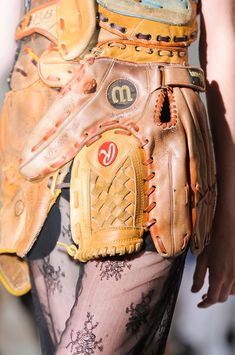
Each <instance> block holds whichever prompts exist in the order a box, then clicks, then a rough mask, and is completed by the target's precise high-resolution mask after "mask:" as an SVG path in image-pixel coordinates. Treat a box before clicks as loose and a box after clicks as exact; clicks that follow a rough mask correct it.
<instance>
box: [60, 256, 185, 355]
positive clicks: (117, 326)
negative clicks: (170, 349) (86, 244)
mask: <svg viewBox="0 0 235 355" xmlns="http://www.w3.org/2000/svg"><path fill="white" fill-rule="evenodd" d="M184 257H185V255H183V256H180V257H177V258H175V259H174V260H173V259H171V260H167V259H164V258H163V257H161V256H160V255H159V254H157V253H156V252H151V251H145V252H140V253H138V255H133V256H131V257H126V256H124V257H115V258H107V259H106V260H99V261H97V260H93V261H90V262H88V263H86V264H85V267H84V275H83V278H82V282H81V288H80V292H79V295H78V297H77V299H76V302H75V304H74V307H73V309H72V312H71V315H70V318H69V320H68V322H67V323H66V329H65V330H64V332H63V334H62V338H61V341H60V343H59V346H58V348H57V351H56V354H57V355H65V354H73V355H80V354H81V355H83V354H84V355H85V354H86V355H90V354H101V353H102V354H105V355H110V354H112V355H116V354H119V355H125V354H132V355H133V354H138V355H141V354H155V355H156V354H157V355H162V354H163V353H164V348H165V343H166V339H167V335H168V331H169V326H170V322H171V318H172V314H173V310H174V306H175V301H176V297H177V294H178V289H179V285H180V281H181V276H182V270H183V265H184Z"/></svg>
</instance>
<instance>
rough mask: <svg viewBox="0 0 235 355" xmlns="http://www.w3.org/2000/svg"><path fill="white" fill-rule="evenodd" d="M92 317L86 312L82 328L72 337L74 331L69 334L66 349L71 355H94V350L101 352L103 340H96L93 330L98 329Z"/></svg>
mask: <svg viewBox="0 0 235 355" xmlns="http://www.w3.org/2000/svg"><path fill="white" fill-rule="evenodd" d="M93 318H94V315H91V314H90V312H87V320H86V321H85V323H84V328H83V329H82V330H79V331H77V332H76V334H75V335H74V331H73V330H72V331H71V334H70V339H71V341H70V343H69V344H68V345H67V346H66V349H69V350H70V353H71V354H72V355H79V354H82V355H91V354H95V350H99V351H100V352H102V351H103V344H102V342H103V339H102V338H100V339H99V340H97V339H96V335H95V333H94V330H95V329H96V328H97V327H98V325H99V323H98V322H96V323H94V321H93Z"/></svg>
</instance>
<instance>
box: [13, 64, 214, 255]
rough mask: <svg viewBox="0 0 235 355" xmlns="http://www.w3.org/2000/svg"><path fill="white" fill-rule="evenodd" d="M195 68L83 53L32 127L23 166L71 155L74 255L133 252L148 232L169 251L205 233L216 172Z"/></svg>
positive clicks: (43, 172)
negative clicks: (88, 56)
mask: <svg viewBox="0 0 235 355" xmlns="http://www.w3.org/2000/svg"><path fill="white" fill-rule="evenodd" d="M204 89H205V85H204V76H203V72H202V71H201V70H200V69H196V68H192V67H187V66H179V65H174V64H172V65H160V64H158V63H151V64H149V63H146V64H140V63H131V62H127V61H121V60H117V59H112V58H96V59H88V60H85V61H84V63H83V65H82V66H81V67H80V68H79V69H78V70H77V73H76V75H75V77H74V79H73V80H72V81H71V82H70V83H69V84H68V85H67V86H65V88H64V89H63V90H62V91H61V93H60V94H59V95H58V96H57V98H56V100H55V102H54V103H53V104H52V106H51V107H50V109H49V110H48V112H47V113H46V114H45V115H44V117H43V118H42V120H41V121H40V122H39V124H38V125H37V126H36V128H35V129H34V130H33V132H32V133H31V134H30V136H29V138H28V143H27V145H26V147H25V149H24V151H23V154H22V159H21V167H20V170H21V173H22V174H23V176H24V177H25V178H27V179H29V180H37V179H42V178H44V177H45V176H47V175H48V174H51V173H53V172H54V171H55V170H56V169H58V168H60V167H62V166H63V165H64V164H66V163H67V162H68V161H70V160H72V159H73V158H75V159H74V162H73V168H72V178H71V188H70V191H71V228H72V235H73V239H74V242H75V243H76V244H78V245H79V248H78V249H77V248H75V247H72V248H68V250H69V252H70V253H71V254H73V256H74V257H75V258H78V259H80V260H81V261H86V260H89V259H91V258H94V257H99V256H106V255H114V254H124V253H131V252H133V251H137V250H139V249H140V248H141V246H142V244H143V233H144V231H146V230H148V229H149V230H150V232H151V235H152V238H153V241H154V243H155V246H156V248H157V250H158V252H159V253H160V254H162V255H163V256H166V257H170V256H174V255H177V254H180V253H182V252H183V251H184V250H185V248H186V246H187V244H188V242H189V240H190V239H191V242H192V243H191V247H192V250H193V252H194V253H200V252H201V250H202V249H203V247H204V245H205V243H207V242H208V241H209V234H210V230H211V225H212V219H213V214H214V208H215V200H216V179H215V164H214V156H213V149H212V143H211V137H210V130H209V125H208V118H207V116H206V112H205V109H204V106H203V104H202V101H201V99H200V97H199V94H198V92H199V91H204Z"/></svg>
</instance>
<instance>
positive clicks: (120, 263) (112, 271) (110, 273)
mask: <svg viewBox="0 0 235 355" xmlns="http://www.w3.org/2000/svg"><path fill="white" fill-rule="evenodd" d="M96 267H97V268H99V270H100V280H101V281H102V280H103V279H106V280H109V279H111V278H114V279H115V280H116V281H118V280H120V279H121V278H122V274H123V272H124V271H125V270H126V269H127V270H130V269H131V263H130V262H129V261H128V260H106V261H97V262H96Z"/></svg>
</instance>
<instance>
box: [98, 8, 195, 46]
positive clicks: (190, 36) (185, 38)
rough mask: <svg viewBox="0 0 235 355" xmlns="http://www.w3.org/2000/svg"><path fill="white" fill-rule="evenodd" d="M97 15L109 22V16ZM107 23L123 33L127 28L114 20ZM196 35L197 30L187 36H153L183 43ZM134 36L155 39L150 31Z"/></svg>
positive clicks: (165, 40) (102, 20)
mask: <svg viewBox="0 0 235 355" xmlns="http://www.w3.org/2000/svg"><path fill="white" fill-rule="evenodd" d="M98 16H99V19H100V21H101V22H103V23H108V22H109V18H108V17H105V16H103V15H102V14H101V13H99V14H98ZM108 25H109V27H110V28H112V29H114V30H117V31H118V32H121V33H123V34H124V33H126V32H127V30H128V28H127V27H124V26H120V25H118V24H116V23H114V22H111V23H109V24H108ZM196 36H197V32H196V31H194V32H192V33H191V34H190V35H189V36H187V35H183V36H174V37H173V38H171V37H170V36H162V35H160V34H159V35H157V36H156V37H155V38H156V41H157V42H166V43H169V42H175V43H183V42H186V41H189V40H193V39H195V38H196ZM135 37H136V38H137V39H141V40H145V41H151V40H153V41H154V40H155V38H153V36H152V35H151V34H150V33H148V34H144V33H141V32H139V33H136V34H135Z"/></svg>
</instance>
